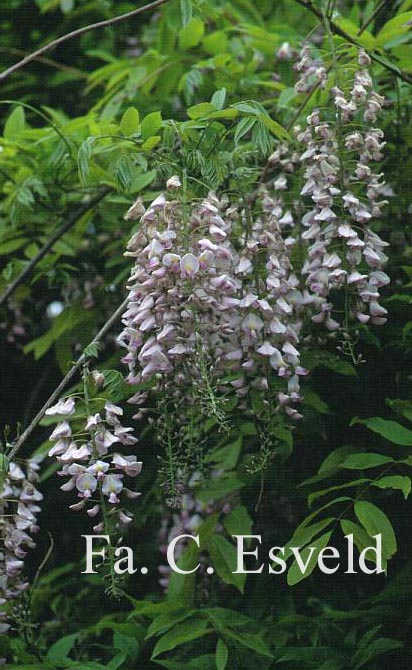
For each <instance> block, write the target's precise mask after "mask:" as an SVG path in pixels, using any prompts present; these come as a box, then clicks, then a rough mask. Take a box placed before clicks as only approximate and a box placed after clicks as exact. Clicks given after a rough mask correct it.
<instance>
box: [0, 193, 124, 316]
mask: <svg viewBox="0 0 412 670" xmlns="http://www.w3.org/2000/svg"><path fill="white" fill-rule="evenodd" d="M110 190H111V189H110V188H108V187H107V188H105V189H103V190H102V191H100V193H99V194H98V195H96V196H95V197H94V198H92V199H91V200H89V202H86V203H85V204H84V205H82V206H81V207H79V209H77V210H76V211H75V212H73V213H72V214H71V215H70V216H68V217H67V219H66V221H65V222H64V223H63V225H62V226H60V228H58V229H57V230H56V232H55V233H54V235H52V236H51V237H50V238H49V239H48V240H47V242H46V243H45V244H44V245H43V246H42V248H41V249H40V251H39V252H38V253H37V254H36V255H35V256H33V258H32V259H31V261H30V262H29V263H28V264H27V265H26V267H25V268H24V270H22V272H20V274H19V275H18V276H17V277H16V279H15V280H14V281H13V282H12V283H11V284H10V285H9V286H8V287H7V289H6V290H5V291H4V293H3V294H2V295H1V296H0V307H2V306H3V305H4V303H5V302H6V301H7V300H8V299H9V298H10V296H11V295H12V294H13V293H14V291H15V290H16V288H17V287H18V286H20V284H22V283H23V282H24V280H25V279H26V278H27V277H28V276H29V275H30V274H31V272H32V270H33V269H34V268H35V267H36V265H37V263H38V262H39V261H41V259H42V258H44V256H45V255H46V254H47V252H48V251H49V250H50V249H51V248H52V247H53V245H54V244H55V243H56V242H57V241H58V240H59V239H60V238H61V237H62V236H63V235H64V234H65V233H67V231H68V230H70V228H72V227H73V226H74V225H75V224H76V223H77V222H78V221H79V219H81V217H82V216H84V214H86V212H88V211H89V210H91V209H93V207H94V206H95V205H97V204H98V203H99V202H100V201H101V200H102V199H103V198H104V197H105V196H106V195H107V194H108V193H109V192H110Z"/></svg>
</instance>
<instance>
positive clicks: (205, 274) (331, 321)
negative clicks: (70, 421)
mask: <svg viewBox="0 0 412 670" xmlns="http://www.w3.org/2000/svg"><path fill="white" fill-rule="evenodd" d="M286 51H287V50H286ZM288 54H289V52H288V51H287V54H286V55H288ZM281 56H282V57H283V56H284V54H283V52H282V54H281ZM279 57H280V56H279ZM369 65H370V59H369V57H368V56H367V54H366V53H365V52H364V51H360V53H359V69H358V70H357V71H356V72H355V74H354V79H353V83H352V85H351V88H350V90H349V92H348V93H346V94H345V93H344V92H343V91H342V90H341V89H340V88H339V87H338V86H336V85H335V86H333V87H332V88H331V92H330V93H331V97H332V104H333V107H334V110H335V113H334V118H333V119H331V118H330V116H328V114H326V116H325V115H324V113H323V112H320V111H318V110H317V109H314V110H313V111H312V112H311V113H310V114H309V115H308V116H307V124H306V126H305V127H303V128H302V127H296V128H295V129H294V139H293V140H291V142H285V141H281V142H279V144H278V146H277V148H276V150H275V151H274V152H273V154H272V155H271V156H270V158H269V168H270V172H271V173H272V175H274V176H272V179H271V180H270V181H269V182H268V183H267V184H261V185H260V186H258V188H257V195H256V197H255V198H254V202H255V205H254V206H252V207H250V206H249V204H248V203H247V202H243V201H241V200H238V201H234V202H231V201H230V199H229V198H228V197H227V196H225V195H224V196H219V195H217V194H214V193H209V195H208V196H207V197H206V198H205V199H204V200H203V201H201V202H198V201H188V200H187V193H186V189H185V190H184V192H183V189H182V184H181V181H180V179H179V177H177V176H173V177H171V178H170V179H169V181H168V183H167V191H166V193H164V194H161V195H159V196H158V197H157V198H156V199H155V200H154V201H153V202H152V203H151V204H150V205H149V206H148V208H147V209H146V210H145V208H144V206H143V203H142V201H141V200H140V199H138V200H137V202H136V203H134V204H133V205H132V207H131V208H130V209H129V211H128V212H127V214H126V216H125V218H126V219H127V220H136V219H140V224H139V227H138V230H137V232H136V233H134V234H133V236H132V238H131V240H130V242H129V245H128V251H127V252H126V255H127V256H130V257H132V258H133V259H134V263H135V265H134V268H133V270H132V273H131V276H130V280H129V286H128V287H129V291H130V293H129V303H128V308H127V311H126V312H125V314H124V317H123V322H124V325H125V327H124V330H123V332H122V333H121V335H120V336H119V338H118V341H119V343H120V344H121V345H122V346H124V347H126V349H127V354H126V355H125V356H124V358H123V362H124V363H126V364H127V365H128V367H129V375H128V377H127V382H128V383H129V384H131V385H132V386H134V385H136V387H137V391H136V392H135V393H134V394H133V396H132V397H131V398H130V402H131V403H135V404H137V405H138V407H139V410H138V412H137V414H136V415H135V418H137V419H139V418H141V417H143V415H144V414H145V413H146V412H147V411H148V402H149V397H150V391H152V392H153V391H157V392H161V393H162V394H164V393H167V391H168V390H169V392H170V395H171V397H175V398H176V397H178V396H179V393H180V394H181V395H182V397H184V399H185V402H186V403H187V404H188V405H190V404H191V403H194V402H197V399H198V396H199V389H201V393H200V395H201V397H202V398H203V399H204V398H205V397H206V402H207V403H208V412H209V414H213V413H215V414H218V411H221V408H222V406H223V405H222V404H219V400H220V399H221V398H224V397H227V394H229V393H230V392H233V393H234V394H235V396H236V397H237V398H238V407H239V408H242V407H245V408H247V407H248V401H247V399H248V398H249V397H250V393H251V392H253V390H254V389H255V390H256V391H259V392H260V393H261V394H262V398H264V399H265V400H264V402H266V403H268V404H269V406H270V407H271V411H273V412H274V414H275V415H276V414H278V415H279V414H282V413H284V415H285V416H286V417H288V418H289V419H292V420H296V419H299V418H301V416H302V413H301V411H299V403H300V401H301V399H302V394H301V383H300V380H301V377H302V376H305V375H306V374H307V373H308V371H307V370H306V369H305V367H304V366H302V365H301V361H300V357H301V350H302V343H304V342H305V341H306V340H307V339H308V337H309V338H310V337H312V336H313V335H314V334H315V336H316V331H317V330H319V328H320V327H321V328H322V329H323V331H324V332H325V333H331V334H332V335H333V336H335V335H336V334H340V338H341V341H343V342H344V347H343V350H344V351H345V353H348V354H350V355H351V356H352V358H353V359H354V353H353V347H352V344H351V338H352V335H351V332H352V331H354V330H355V329H356V324H359V323H360V324H364V323H367V322H369V321H370V322H371V323H372V324H374V325H381V324H383V323H384V322H385V320H386V318H385V315H386V310H385V309H384V308H383V307H382V306H381V305H380V304H379V301H378V299H379V289H380V288H381V287H383V286H385V285H386V284H387V283H388V282H389V278H388V276H387V275H386V274H385V273H384V272H383V266H384V264H385V262H386V260H387V258H386V256H385V254H384V252H383V248H384V247H385V246H386V243H385V242H383V241H382V240H381V239H380V237H379V236H378V235H377V233H376V232H374V231H372V229H371V223H372V222H373V220H374V219H375V218H377V217H379V216H381V213H382V208H383V206H384V205H385V204H386V201H385V200H384V199H383V197H382V194H383V193H384V191H385V184H384V182H383V180H382V174H379V173H377V172H375V171H374V170H373V163H375V162H378V161H380V160H381V159H382V157H383V154H382V149H383V147H384V144H385V143H384V141H383V133H382V131H381V130H380V129H379V128H371V127H370V124H371V123H375V121H376V119H377V115H378V113H379V111H380V109H381V107H382V104H383V102H384V101H383V98H382V97H381V96H380V95H378V94H377V93H376V92H375V91H374V90H373V82H372V78H371V76H370V74H369V71H368V67H369ZM296 69H297V70H298V71H299V72H300V73H301V80H300V83H299V84H298V85H297V90H298V91H299V92H302V91H311V90H312V89H313V86H314V85H316V82H317V83H318V84H320V85H321V87H325V86H326V81H327V79H328V71H327V68H326V67H325V66H324V64H323V63H322V61H321V59H320V58H319V57H317V56H316V57H314V56H313V55H312V52H311V48H310V46H309V45H305V47H304V49H303V51H302V53H301V54H300V60H299V62H298V64H297V66H296ZM345 96H346V97H345ZM297 186H298V189H297ZM338 294H341V296H342V297H337V296H338ZM310 324H312V326H311V325H310ZM348 342H349V344H348ZM345 343H346V344H345ZM354 360H355V359H354Z"/></svg>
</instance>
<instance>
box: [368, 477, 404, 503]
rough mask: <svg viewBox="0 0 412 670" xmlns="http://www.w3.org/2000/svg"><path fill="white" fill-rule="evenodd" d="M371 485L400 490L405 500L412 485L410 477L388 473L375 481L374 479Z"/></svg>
mask: <svg viewBox="0 0 412 670" xmlns="http://www.w3.org/2000/svg"><path fill="white" fill-rule="evenodd" d="M373 485H374V486H377V487H378V488H380V489H394V490H397V491H402V493H403V495H404V496H405V500H406V499H407V498H408V497H409V494H410V492H411V487H412V483H411V480H410V478H409V477H406V476H402V475H388V476H387V477H381V478H380V479H378V480H377V481H374V482H373Z"/></svg>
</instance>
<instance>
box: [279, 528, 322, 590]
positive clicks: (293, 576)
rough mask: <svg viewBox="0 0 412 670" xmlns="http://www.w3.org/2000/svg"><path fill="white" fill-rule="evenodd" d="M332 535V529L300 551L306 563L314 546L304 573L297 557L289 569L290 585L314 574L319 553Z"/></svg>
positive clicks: (288, 580) (288, 579)
mask: <svg viewBox="0 0 412 670" xmlns="http://www.w3.org/2000/svg"><path fill="white" fill-rule="evenodd" d="M331 536H332V532H331V531H330V532H328V533H325V534H324V535H322V536H321V537H319V538H318V539H317V540H315V541H314V542H311V545H310V546H309V547H306V548H305V549H303V550H302V551H301V552H300V555H301V557H302V562H303V564H306V561H307V560H308V558H309V555H310V553H311V548H312V547H314V551H313V552H312V555H311V558H310V560H309V562H308V565H307V568H306V571H305V572H304V573H303V572H302V571H301V569H300V567H299V565H298V562H297V560H296V559H295V560H294V561H293V563H292V565H291V566H290V568H289V570H288V576H287V582H288V584H289V586H294V585H295V584H298V583H299V582H301V581H302V580H303V579H307V577H309V575H311V574H312V572H313V571H314V569H315V567H316V565H317V561H318V556H319V553H320V552H321V551H322V549H324V548H325V547H327V546H328V544H329V540H330V538H331Z"/></svg>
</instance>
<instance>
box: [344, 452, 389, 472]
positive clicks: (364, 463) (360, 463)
mask: <svg viewBox="0 0 412 670" xmlns="http://www.w3.org/2000/svg"><path fill="white" fill-rule="evenodd" d="M387 463H394V460H393V458H391V457H390V456H382V454H374V453H366V454H351V455H350V456H348V457H347V458H346V459H345V460H344V461H343V463H341V464H340V466H339V467H341V468H347V469H348V470H366V469H367V468H378V467H380V466H381V465H385V464H387Z"/></svg>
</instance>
